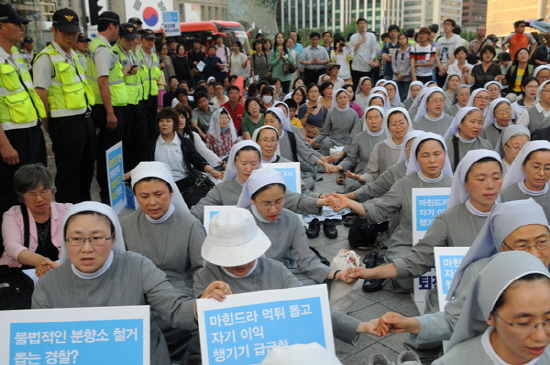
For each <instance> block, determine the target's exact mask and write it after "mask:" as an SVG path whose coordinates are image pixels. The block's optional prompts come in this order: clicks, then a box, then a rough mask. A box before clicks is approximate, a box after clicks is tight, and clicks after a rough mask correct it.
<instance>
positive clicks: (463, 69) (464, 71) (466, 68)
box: [462, 66, 470, 74]
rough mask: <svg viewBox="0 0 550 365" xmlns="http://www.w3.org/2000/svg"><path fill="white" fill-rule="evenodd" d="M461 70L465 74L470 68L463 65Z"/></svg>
mask: <svg viewBox="0 0 550 365" xmlns="http://www.w3.org/2000/svg"><path fill="white" fill-rule="evenodd" d="M462 72H463V73H466V74H467V73H470V69H469V68H468V66H464V67H462Z"/></svg>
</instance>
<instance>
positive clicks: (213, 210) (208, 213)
mask: <svg viewBox="0 0 550 365" xmlns="http://www.w3.org/2000/svg"><path fill="white" fill-rule="evenodd" d="M235 207H236V205H205V206H204V213H203V216H202V217H203V218H202V221H203V222H204V223H203V225H204V229H205V230H206V234H208V229H209V228H210V222H211V221H212V218H213V217H214V216H215V215H216V214H218V213H219V212H221V211H222V210H227V209H230V208H235Z"/></svg>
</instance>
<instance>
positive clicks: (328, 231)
mask: <svg viewBox="0 0 550 365" xmlns="http://www.w3.org/2000/svg"><path fill="white" fill-rule="evenodd" d="M323 232H325V236H327V237H328V238H336V237H338V230H337V229H336V226H335V225H334V223H333V222H332V220H330V219H325V220H324V221H323Z"/></svg>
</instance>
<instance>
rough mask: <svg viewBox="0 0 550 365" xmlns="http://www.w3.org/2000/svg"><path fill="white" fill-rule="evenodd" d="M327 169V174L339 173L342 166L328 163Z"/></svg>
mask: <svg viewBox="0 0 550 365" xmlns="http://www.w3.org/2000/svg"><path fill="white" fill-rule="evenodd" d="M325 170H326V171H327V174H329V175H330V174H331V173H337V172H339V171H340V166H338V165H330V164H329V165H328V166H325Z"/></svg>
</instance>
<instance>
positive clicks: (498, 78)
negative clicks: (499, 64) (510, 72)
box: [495, 75, 504, 81]
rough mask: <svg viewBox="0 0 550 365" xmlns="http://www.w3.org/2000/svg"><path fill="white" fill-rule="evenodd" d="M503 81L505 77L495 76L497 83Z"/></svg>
mask: <svg viewBox="0 0 550 365" xmlns="http://www.w3.org/2000/svg"><path fill="white" fill-rule="evenodd" d="M503 79H504V75H498V76H495V81H500V80H503Z"/></svg>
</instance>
